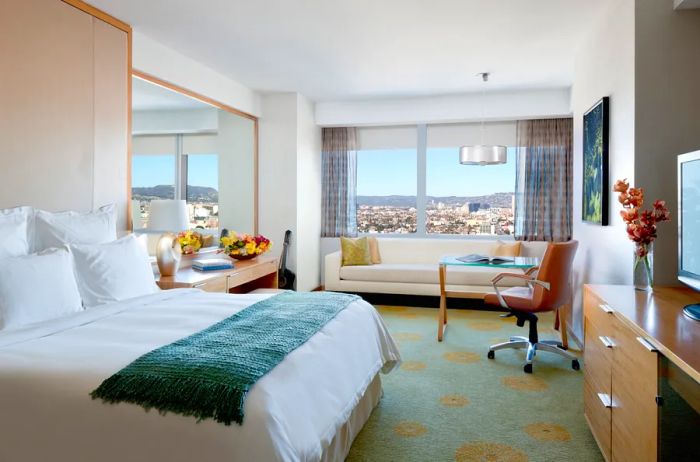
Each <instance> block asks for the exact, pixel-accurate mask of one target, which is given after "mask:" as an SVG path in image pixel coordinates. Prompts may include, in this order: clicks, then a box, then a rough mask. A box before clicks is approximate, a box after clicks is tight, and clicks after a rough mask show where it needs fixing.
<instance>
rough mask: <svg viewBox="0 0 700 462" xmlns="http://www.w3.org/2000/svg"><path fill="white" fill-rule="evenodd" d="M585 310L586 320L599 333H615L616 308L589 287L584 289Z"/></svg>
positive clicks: (606, 334) (604, 334) (607, 334)
mask: <svg viewBox="0 0 700 462" xmlns="http://www.w3.org/2000/svg"><path fill="white" fill-rule="evenodd" d="M583 310H584V316H585V318H586V320H587V321H589V322H590V324H593V325H595V326H596V328H597V329H598V335H603V336H611V335H612V334H613V324H614V322H615V315H614V314H613V313H614V312H615V310H613V308H612V307H610V306H609V305H608V304H607V303H606V302H605V300H603V299H602V298H600V297H598V296H597V295H596V294H595V293H593V292H592V291H591V290H589V289H588V288H586V290H585V291H584V300H583Z"/></svg>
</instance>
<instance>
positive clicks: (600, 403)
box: [584, 285, 700, 462]
mask: <svg viewBox="0 0 700 462" xmlns="http://www.w3.org/2000/svg"><path fill="white" fill-rule="evenodd" d="M699 301H700V294H698V293H697V292H693V291H691V290H690V289H686V288H680V287H657V288H655V289H654V290H653V291H652V292H643V291H637V290H634V287H632V286H612V285H586V286H584V345H585V349H584V363H585V368H584V412H585V416H586V419H587V421H588V424H589V426H590V428H591V431H592V432H593V435H594V437H595V439H596V441H597V442H598V446H599V447H600V449H601V452H602V453H603V455H604V457H605V459H606V460H608V461H635V462H637V461H638V462H643V461H649V462H652V461H657V460H659V458H660V454H662V453H663V451H662V450H661V448H660V446H659V444H660V443H659V441H660V438H659V435H660V432H661V428H660V424H659V422H660V418H659V417H660V411H659V406H660V405H661V403H663V396H662V392H661V391H660V383H661V382H663V381H664V380H666V381H668V380H671V381H674V380H675V381H676V382H678V379H676V378H673V377H670V374H669V372H668V371H669V370H672V369H674V368H677V369H678V370H680V371H682V373H683V374H685V377H686V379H685V381H684V382H683V387H685V389H686V390H687V392H686V396H685V397H684V399H686V400H688V402H689V403H690V404H691V405H692V404H693V400H694V399H695V400H697V396H698V393H700V392H699V391H698V390H700V322H697V321H693V320H691V319H689V318H687V317H686V316H685V315H684V314H683V313H682V309H683V307H684V306H685V305H688V304H691V303H698V302H699ZM675 375H678V374H677V373H675ZM693 382H694V383H693ZM666 423H668V422H666ZM696 460H697V459H696Z"/></svg>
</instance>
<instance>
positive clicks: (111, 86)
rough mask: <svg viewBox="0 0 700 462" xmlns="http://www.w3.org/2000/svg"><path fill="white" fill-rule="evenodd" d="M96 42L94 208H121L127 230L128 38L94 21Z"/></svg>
mask: <svg viewBox="0 0 700 462" xmlns="http://www.w3.org/2000/svg"><path fill="white" fill-rule="evenodd" d="M92 21H93V26H94V40H95V66H94V71H95V73H94V78H95V87H94V88H95V91H94V98H95V105H94V117H95V145H94V149H95V158H94V165H93V169H94V197H93V202H92V206H93V207H95V208H97V207H100V206H102V205H105V204H110V203H113V204H117V210H118V219H117V227H118V229H127V193H128V191H127V174H128V171H129V169H130V168H131V166H130V165H128V159H127V157H126V152H127V140H128V133H129V128H128V118H129V109H128V104H127V100H126V99H125V95H126V94H127V84H128V81H129V80H128V79H127V78H125V76H126V75H128V63H127V43H128V42H127V34H126V32H124V31H122V30H119V29H117V28H115V27H112V26H111V25H109V24H107V23H105V22H103V21H101V20H99V19H97V18H93V20H92Z"/></svg>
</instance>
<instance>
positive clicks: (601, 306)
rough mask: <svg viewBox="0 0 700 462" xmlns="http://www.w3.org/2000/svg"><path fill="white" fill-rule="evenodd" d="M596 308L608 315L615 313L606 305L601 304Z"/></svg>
mask: <svg viewBox="0 0 700 462" xmlns="http://www.w3.org/2000/svg"><path fill="white" fill-rule="evenodd" d="M598 306H599V307H600V309H601V310H603V311H605V312H606V313H608V314H613V313H614V312H615V310H613V309H612V308H611V307H610V305H608V304H606V303H601V304H600V305H598Z"/></svg>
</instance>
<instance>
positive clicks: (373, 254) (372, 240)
mask: <svg viewBox="0 0 700 462" xmlns="http://www.w3.org/2000/svg"><path fill="white" fill-rule="evenodd" d="M367 242H369V255H370V259H371V260H372V264H373V265H376V264H377V263H381V262H382V257H381V255H379V242H377V238H376V237H373V236H370V237H368V238H367Z"/></svg>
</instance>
